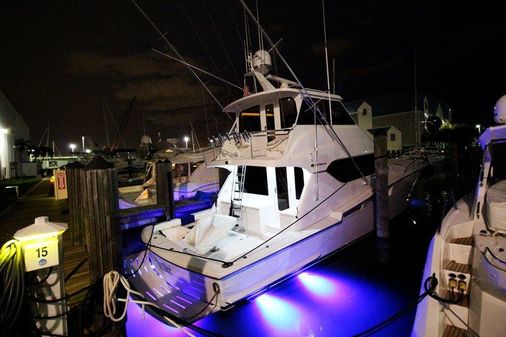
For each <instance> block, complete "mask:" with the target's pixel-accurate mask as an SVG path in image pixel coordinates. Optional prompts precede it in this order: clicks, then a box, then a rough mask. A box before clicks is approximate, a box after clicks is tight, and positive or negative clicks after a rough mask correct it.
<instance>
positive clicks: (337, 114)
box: [327, 101, 355, 125]
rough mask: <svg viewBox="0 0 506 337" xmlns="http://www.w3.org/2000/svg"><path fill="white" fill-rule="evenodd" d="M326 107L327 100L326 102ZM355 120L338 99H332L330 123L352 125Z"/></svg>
mask: <svg viewBox="0 0 506 337" xmlns="http://www.w3.org/2000/svg"><path fill="white" fill-rule="evenodd" d="M327 107H328V102H327ZM354 124H355V121H353V118H351V116H350V114H349V113H348V111H346V109H345V108H344V106H343V104H341V102H338V101H332V125H354Z"/></svg>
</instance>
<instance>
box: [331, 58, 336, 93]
mask: <svg viewBox="0 0 506 337" xmlns="http://www.w3.org/2000/svg"><path fill="white" fill-rule="evenodd" d="M332 93H333V94H334V95H335V94H336V58H335V57H333V58H332Z"/></svg>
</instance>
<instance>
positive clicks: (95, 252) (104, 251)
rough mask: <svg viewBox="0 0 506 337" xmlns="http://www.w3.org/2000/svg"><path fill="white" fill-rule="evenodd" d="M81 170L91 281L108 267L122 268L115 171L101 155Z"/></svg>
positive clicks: (104, 272) (111, 268)
mask: <svg viewBox="0 0 506 337" xmlns="http://www.w3.org/2000/svg"><path fill="white" fill-rule="evenodd" d="M80 173H81V176H80V179H81V180H80V182H81V191H82V200H81V204H82V205H83V211H84V229H85V234H86V246H87V248H88V253H89V265H90V282H91V284H94V283H95V282H96V281H98V280H100V279H101V278H102V277H103V276H104V274H106V273H108V272H110V271H111V270H116V271H119V272H121V271H122V254H121V248H122V246H121V231H120V227H119V224H118V214H119V206H118V181H117V173H116V169H115V168H114V165H113V164H112V163H109V162H107V161H106V160H105V159H104V158H102V157H96V158H94V159H93V160H92V161H91V162H89V163H88V164H87V165H86V166H85V167H84V170H81V172H80Z"/></svg>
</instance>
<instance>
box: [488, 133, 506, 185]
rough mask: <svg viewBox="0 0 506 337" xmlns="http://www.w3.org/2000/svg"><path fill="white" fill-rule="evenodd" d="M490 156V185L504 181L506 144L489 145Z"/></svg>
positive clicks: (505, 173) (505, 177) (505, 176)
mask: <svg viewBox="0 0 506 337" xmlns="http://www.w3.org/2000/svg"><path fill="white" fill-rule="evenodd" d="M489 148H490V154H491V156H492V162H491V163H490V164H491V166H492V175H493V176H492V177H491V184H493V183H496V182H497V181H499V180H504V179H506V161H504V158H505V157H506V143H503V142H501V143H495V144H490V145H489Z"/></svg>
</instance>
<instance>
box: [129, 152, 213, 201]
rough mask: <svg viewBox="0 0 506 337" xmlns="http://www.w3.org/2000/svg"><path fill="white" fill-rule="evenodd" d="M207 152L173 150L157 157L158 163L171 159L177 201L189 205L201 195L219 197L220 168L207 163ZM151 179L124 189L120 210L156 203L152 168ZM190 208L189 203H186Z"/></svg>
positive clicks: (149, 167) (156, 154) (158, 154)
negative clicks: (217, 195)
mask: <svg viewBox="0 0 506 337" xmlns="http://www.w3.org/2000/svg"><path fill="white" fill-rule="evenodd" d="M204 153H205V149H204V150H200V151H195V152H193V151H189V150H188V149H179V148H169V149H165V150H162V151H159V152H157V153H155V155H154V158H155V160H156V159H168V160H170V161H171V163H172V165H173V171H172V177H173V185H174V190H173V196H174V200H175V201H183V200H186V201H189V200H191V199H193V198H194V197H195V196H196V195H197V193H198V192H202V193H207V194H216V193H217V192H218V190H219V173H218V169H217V168H210V167H207V165H206V164H205V162H204ZM148 171H150V172H148V173H147V175H149V179H148V180H147V181H146V182H144V183H143V184H142V185H137V186H131V187H125V188H120V199H121V200H120V208H132V207H136V206H141V205H148V204H154V203H156V171H155V169H154V165H153V164H152V163H151V164H150V165H148ZM186 204H188V203H186Z"/></svg>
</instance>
